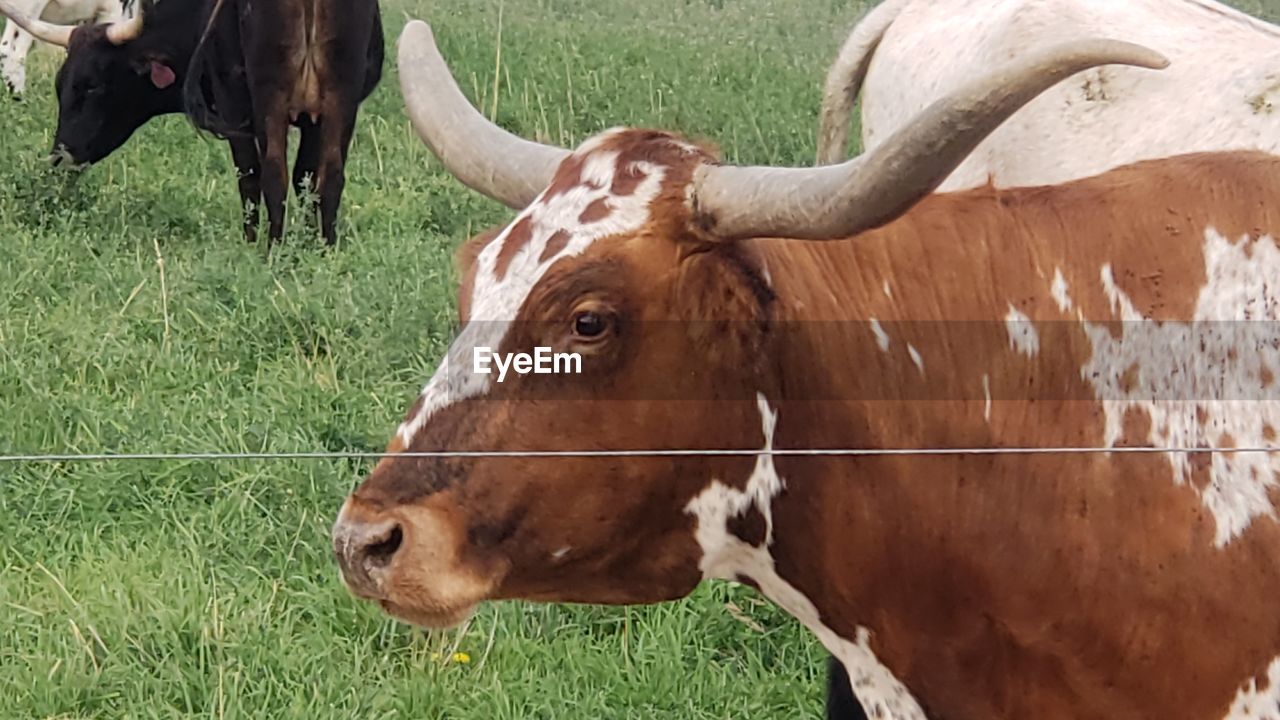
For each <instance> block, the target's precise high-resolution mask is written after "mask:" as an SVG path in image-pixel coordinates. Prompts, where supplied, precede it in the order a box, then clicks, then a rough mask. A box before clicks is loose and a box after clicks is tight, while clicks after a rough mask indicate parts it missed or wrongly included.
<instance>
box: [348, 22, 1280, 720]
mask: <svg viewBox="0 0 1280 720" xmlns="http://www.w3.org/2000/svg"><path fill="white" fill-rule="evenodd" d="M399 52H400V68H401V78H402V79H401V82H402V88H403V90H404V93H405V98H406V102H407V104H408V107H409V110H410V114H411V116H412V118H413V121H414V124H415V127H416V128H417V130H418V132H419V133H420V134H421V135H422V137H423V139H424V140H425V141H426V143H427V144H428V145H430V146H431V148H432V150H433V151H434V152H435V153H436V154H437V155H438V156H439V157H440V158H441V160H442V161H443V163H444V164H445V166H446V167H448V168H449V169H450V171H451V172H452V173H454V174H455V175H456V176H457V177H458V178H459V179H460V180H461V181H462V182H464V183H466V184H467V185H469V186H471V187H473V188H475V189H477V190H479V191H481V192H483V193H485V194H487V195H489V196H490V197H492V198H495V199H498V200H500V201H502V202H504V203H506V204H507V205H509V206H511V207H513V208H519V209H520V210H521V212H520V214H519V215H518V216H517V218H516V219H515V221H513V222H512V223H511V224H510V225H509V226H507V227H506V228H505V229H503V230H502V231H501V232H499V233H493V234H489V235H487V236H482V237H481V238H480V239H478V240H477V241H476V243H475V244H474V245H473V246H472V247H470V248H468V249H467V250H466V251H464V252H463V253H462V254H461V255H462V257H463V260H464V263H466V264H467V265H468V267H467V273H466V278H465V282H464V285H463V289H462V296H461V298H460V305H461V311H462V313H463V316H464V318H463V319H464V326H463V328H462V330H461V331H460V334H459V335H458V337H457V338H456V339H455V342H454V343H453V345H452V346H451V347H450V350H449V352H448V355H447V357H446V358H445V360H444V362H443V363H442V365H441V367H440V369H439V370H438V371H437V373H436V375H435V376H434V377H433V378H432V379H431V381H430V382H429V383H428V384H427V386H426V388H425V390H424V392H423V394H422V396H421V397H420V399H419V400H418V402H417V403H416V404H415V405H414V407H413V408H412V409H411V410H410V412H409V414H408V416H407V417H406V418H405V420H404V422H403V424H402V425H401V426H400V428H399V430H398V431H397V433H396V435H395V437H394V439H393V440H392V441H391V444H390V447H389V453H390V454H389V456H388V457H386V458H385V459H384V460H383V461H382V462H381V463H379V465H378V466H377V467H376V468H375V470H374V471H373V473H372V474H371V475H370V476H369V477H368V478H367V479H366V480H365V481H364V482H363V483H362V484H361V485H360V486H359V487H358V488H357V489H356V490H355V492H354V493H352V494H351V496H350V497H348V498H347V500H346V502H345V503H344V505H343V507H342V510H341V512H340V514H339V516H338V519H337V521H336V523H335V525H334V528H333V543H334V549H335V552H336V555H337V558H338V561H339V564H340V566H341V568H342V574H343V577H344V579H345V582H346V583H347V584H348V586H349V587H350V588H351V589H352V590H353V591H354V592H355V593H356V594H357V595H359V596H361V597H365V598H369V599H371V600H374V601H376V602H378V603H379V604H380V605H381V606H382V607H383V608H384V609H385V610H386V611H387V612H389V613H391V614H392V615H394V616H396V617H399V618H402V619H404V620H407V621H410V622H413V623H418V624H422V625H427V626H441V625H449V624H452V623H456V622H459V621H460V620H462V619H463V618H465V617H467V615H468V614H469V613H470V612H472V610H473V609H474V608H475V607H476V606H477V605H478V604H479V603H481V602H484V601H488V600H495V599H524V600H535V601H553V602H589V603H649V602H659V601H664V600H670V599H673V598H679V597H681V596H683V595H685V594H687V593H688V592H690V590H692V589H693V588H694V587H695V586H696V585H697V584H698V583H699V582H700V581H702V580H703V579H704V578H727V579H735V580H738V581H741V582H744V583H748V584H751V585H753V586H755V587H757V588H758V589H759V590H760V591H761V592H762V593H764V594H765V595H767V596H768V597H769V598H771V599H773V600H774V601H775V602H777V603H778V604H779V605H781V606H782V607H784V608H785V609H787V610H788V611H789V612H790V613H792V614H793V615H794V616H795V617H796V618H798V619H799V620H800V622H802V623H804V624H805V625H806V626H807V627H809V628H810V629H811V630H812V631H813V632H814V633H815V634H816V635H817V636H818V638H819V639H820V640H821V641H822V643H823V644H824V645H825V646H826V647H827V648H828V649H829V650H830V651H831V652H832V653H833V654H834V655H836V656H837V657H838V658H840V660H841V661H842V662H843V663H844V665H845V666H846V667H847V668H848V669H849V670H850V673H851V675H852V677H853V686H854V688H855V690H856V692H857V693H858V696H859V698H860V699H861V700H862V702H863V703H864V704H865V705H866V706H867V708H868V710H869V714H870V715H872V716H873V717H893V718H921V717H946V718H983V719H987V718H1030V717H1034V718H1107V719H1108V720H1115V719H1117V718H1156V717H1163V718H1189V719H1200V718H1204V719H1208V718H1213V719H1215V720H1216V719H1218V718H1236V719H1240V718H1264V717H1275V716H1276V714H1277V713H1280V704H1278V700H1280V612H1278V611H1277V600H1276V599H1277V598H1280V524H1277V521H1276V517H1275V509H1274V505H1275V502H1276V501H1277V500H1280V491H1278V490H1277V485H1276V474H1277V471H1280V460H1278V459H1277V456H1276V455H1272V454H1267V453H1257V452H1254V453H1240V454H1225V453H1224V454H1212V455H1206V454H1205V453H1185V452H1175V453H1135V452H1116V451H1114V450H1112V451H1109V452H1101V453H1057V454H1030V453H1012V454H981V455H979V454H971V453H962V452H957V453H951V454H929V455H921V454H886V455H826V456H818V455H804V454H800V453H795V452H790V451H795V450H798V449H806V448H866V449H895V448H898V449H913V448H928V447H933V448H1002V447H1006V448H1027V447H1045V448H1054V447H1059V448H1089V447H1097V448H1120V447H1123V446H1131V445H1137V446H1152V447H1161V446H1166V447H1208V446H1213V447H1217V448H1244V447H1252V446H1269V447H1275V446H1276V437H1275V436H1276V428H1277V427H1280V403H1277V402H1275V401H1273V400H1265V401H1264V400H1262V399H1260V398H1264V397H1265V396H1266V393H1265V392H1263V391H1264V390H1266V389H1269V388H1272V387H1274V385H1275V383H1276V377H1277V375H1280V350H1277V345H1280V343H1277V344H1272V342H1271V341H1276V340H1280V333H1276V332H1275V331H1274V324H1272V323H1257V322H1254V323H1252V324H1248V323H1230V322H1212V321H1232V320H1240V321H1243V320H1254V321H1256V320H1262V319H1267V320H1275V319H1276V318H1277V316H1278V315H1280V247H1278V246H1277V244H1276V240H1275V238H1276V237H1280V207H1277V204H1276V200H1275V199H1276V198H1277V197H1280V159H1277V158H1273V157H1270V156H1265V155H1261V154H1249V153H1236V154H1216V155H1192V156H1183V157H1178V158H1171V159H1164V160H1154V161H1149V162H1145V163H1142V164H1138V165H1133V166H1128V167H1124V168H1120V169H1117V170H1114V171H1112V172H1109V173H1107V174H1105V175H1100V176H1097V177H1093V178H1089V179H1084V180H1079V181H1075V182H1072V183H1069V184H1065V185H1061V186H1056V187H1041V188H1029V189H1009V190H997V189H993V188H984V189H977V190H970V191H965V192H961V193H953V194H934V195H929V192H930V190H931V188H932V187H934V186H936V184H937V183H938V182H940V181H941V179H942V178H944V177H945V176H946V174H947V172H949V170H950V169H952V168H954V167H955V165H956V164H957V163H959V162H961V161H962V160H963V159H964V157H965V156H966V154H967V152H968V150H969V149H971V148H972V147H973V146H974V145H975V144H976V143H978V142H980V141H981V139H982V137H984V136H985V135H986V133H988V132H989V131H990V130H991V129H992V128H993V127H995V126H996V125H998V124H999V122H1000V121H1001V120H1002V119H1003V118H1005V117H1007V116H1008V115H1009V114H1010V113H1012V112H1013V111H1015V110H1016V109H1017V108H1018V107H1019V106H1020V105H1022V104H1024V103H1025V102H1027V100H1029V99H1030V98H1031V97H1034V96H1035V95H1036V93H1038V92H1039V91H1041V90H1043V89H1044V88H1046V87H1048V86H1050V85H1052V84H1053V83H1054V82H1056V81H1057V80H1059V79H1061V78H1064V77H1066V76H1068V75H1070V74H1072V73H1074V72H1076V71H1079V70H1081V69H1083V68H1087V67H1092V66H1097V65H1100V64H1103V63H1124V64H1130V65H1141V66H1146V67H1158V66H1160V65H1161V60H1160V58H1159V56H1154V55H1153V54H1151V53H1149V52H1145V51H1143V50H1142V49H1141V48H1137V47H1134V46H1131V45H1126V44H1111V43H1103V42H1086V43H1077V44H1073V45H1068V46H1063V47H1059V48H1055V49H1053V50H1047V51H1043V52H1041V53H1037V54H1035V55H1034V56H1029V57H1025V58H1023V60H1022V61H1020V62H1019V63H1017V64H1016V65H1010V66H1006V67H1004V68H1001V69H998V70H997V71H996V72H995V73H994V74H993V75H992V76H991V77H989V78H986V79H982V80H978V81H975V82H974V83H972V84H970V85H968V86H965V87H963V88H960V89H958V90H956V91H955V92H954V93H953V94H951V95H949V96H948V97H946V98H944V99H943V100H941V101H940V102H939V103H938V104H936V105H934V106H933V107H931V108H930V109H929V110H928V111H926V112H925V113H924V114H923V115H922V116H921V118H919V119H918V120H917V121H916V122H915V123H913V124H911V125H910V126H908V127H907V128H905V129H904V130H903V131H902V132H901V133H900V134H899V136H898V137H897V138H895V139H894V140H892V141H888V142H885V143H883V144H881V145H880V146H878V147H877V148H876V149H875V150H873V151H872V152H871V153H869V154H868V155H865V156H863V157H861V158H856V159H854V160H851V161H849V162H847V163H845V164H843V165H838V166H828V167H825V168H815V169H767V168H743V167H729V166H725V165H722V164H720V163H719V162H717V160H716V159H715V158H714V157H712V156H711V155H710V154H709V153H708V152H706V151H704V150H703V149H701V148H699V147H698V146H696V145H694V144H691V143H689V142H686V141H684V140H681V139H680V138H678V137H676V136H674V135H671V134H668V133H663V132H656V131H643V130H614V131H610V132H606V133H604V134H601V135H599V136H596V137H594V138H592V139H590V140H588V141H587V142H586V143H584V144H583V145H582V146H581V147H579V148H578V149H577V150H576V151H575V152H572V153H570V152H569V151H566V150H561V149H559V148H551V147H546V146H542V145H537V144H534V143H530V142H527V141H524V140H521V139H518V138H515V137H514V136H512V135H510V134H508V133H506V132H505V131H503V130H501V129H500V128H497V127H496V126H494V125H492V124H490V123H488V121H486V120H485V119H484V118H483V117H482V116H481V115H479V113H477V112H476V111H475V110H474V109H473V108H471V106H470V105H469V104H468V103H467V102H466V100H465V99H464V97H463V96H462V94H461V92H460V91H459V90H458V88H457V85H456V84H455V83H454V82H453V80H452V78H451V77H450V76H449V73H448V69H447V67H446V66H445V64H444V61H443V60H442V59H441V58H440V56H439V54H438V52H437V51H436V49H435V45H434V41H433V39H432V35H431V32H430V29H429V28H428V27H427V26H426V25H425V24H422V23H419V22H413V23H410V24H409V25H408V26H407V27H406V29H405V31H404V34H403V35H402V37H401V40H400V51H399ZM1259 328H1262V330H1261V331H1259ZM1267 328H1270V329H1271V330H1270V332H1271V334H1270V336H1268V335H1267V334H1266V333H1267ZM1259 332H1261V333H1262V334H1261V335H1259V334H1258V333H1259ZM1249 338H1254V339H1259V340H1260V341H1259V342H1256V343H1253V342H1250V343H1249V344H1248V345H1246V340H1248V339H1249ZM480 346H489V347H492V348H495V349H499V350H500V351H503V352H513V351H517V350H530V349H532V348H534V347H536V346H548V347H552V348H555V349H556V350H558V351H577V352H579V353H581V355H582V356H583V358H584V366H583V368H582V373H581V374H578V375H573V374H559V375H556V374H551V375H541V374H532V373H531V374H526V375H520V376H517V377H508V378H507V379H506V381H505V382H502V383H498V382H495V381H494V379H493V375H480V374H478V373H475V372H473V370H474V368H473V365H472V359H473V352H474V349H475V348H477V347H480ZM1170 348H1173V350H1174V351H1173V352H1171V351H1170ZM1224 380H1233V381H1234V382H1235V384H1234V385H1227V384H1222V383H1223V381H1224ZM1180 383H1190V384H1187V385H1185V386H1183V385H1180ZM1206 383H1208V384H1206ZM1213 383H1219V385H1220V386H1219V387H1217V388H1216V389H1217V390H1219V391H1221V392H1215V387H1213V386H1212V384H1213ZM1210 396H1213V397H1212V399H1209V398H1210ZM628 449H640V450H676V451H678V450H688V449H701V450H720V449H729V450H734V449H738V450H741V451H742V453H743V454H740V455H726V454H722V453H708V454H702V455H687V454H665V455H656V454H643V455H638V456H636V455H633V456H626V455H611V454H608V453H601V452H591V451H612V450H628ZM439 450H448V451H454V452H461V453H464V454H463V455H453V456H441V455H420V454H419V455H415V454H412V453H422V452H429V451H439ZM478 451H503V452H504V453H507V454H506V455H503V456H476V455H467V454H465V453H470V452H478ZM539 451H543V452H545V451H570V452H571V451H588V452H587V453H582V452H579V454H577V455H572V454H569V455H566V456H559V457H548V456H538V455H530V454H525V455H520V453H536V452H539Z"/></svg>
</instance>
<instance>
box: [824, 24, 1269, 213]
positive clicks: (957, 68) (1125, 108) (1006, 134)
mask: <svg viewBox="0 0 1280 720" xmlns="http://www.w3.org/2000/svg"><path fill="white" fill-rule="evenodd" d="M1098 36H1102V37H1111V38H1115V39H1120V40H1128V41H1131V42H1135V43H1139V44H1141V45H1145V46H1147V47H1150V48H1154V49H1155V50H1157V51H1159V52H1160V53H1162V54H1164V55H1165V56H1167V57H1168V58H1169V59H1170V60H1171V61H1172V64H1171V65H1170V66H1169V68H1168V69H1167V70H1165V71H1164V72H1159V73H1152V72H1143V71H1139V70H1135V69H1133V68H1127V67H1116V66H1108V67H1104V68H1098V69H1094V70H1089V71H1087V72H1083V73H1080V74H1079V75H1077V76H1076V77H1075V78H1073V79H1070V80H1067V81H1065V82H1063V83H1061V84H1059V85H1057V86H1055V87H1054V88H1053V89H1051V90H1049V91H1048V92H1045V93H1044V94H1043V95H1041V96H1040V97H1038V98H1037V99H1035V100H1034V101H1032V102H1031V103H1030V104H1028V105H1026V106H1025V107H1024V108H1022V109H1021V110H1020V111H1018V113H1016V114H1015V115H1014V116H1013V117H1012V118H1010V119H1009V120H1008V121H1007V122H1006V123H1005V124H1004V126H1003V127H1001V128H1000V129H999V130H997V131H996V132H994V133H992V134H991V136H990V137H988V138H987V140H986V141H985V142H983V143H982V145H980V146H978V149H977V151H975V152H974V153H973V154H972V155H971V156H970V157H969V159H968V160H967V161H965V163H964V164H963V165H961V166H960V167H959V168H957V169H956V171H955V172H954V173H953V174H952V175H951V176H950V177H949V178H948V179H947V181H946V182H945V183H944V184H943V185H942V187H941V188H940V189H941V190H956V189H961V188H966V187H973V186H976V185H982V184H984V183H986V182H987V181H988V178H989V177H990V179H991V180H992V181H993V182H994V183H995V184H996V185H997V186H1002V187H1013V186H1020V185H1042V184H1053V183H1059V182H1063V181H1065V180H1071V179H1075V178H1080V177H1085V176H1089V175H1094V174H1097V173H1100V172H1102V171H1104V170H1108V169H1110V168H1113V167H1115V166H1117V165H1123V164H1126V163H1129V162H1133V161H1137V160H1145V159H1151V158H1159V157H1166V156H1170V155H1176V154H1181V153H1188V152H1199V151H1209V150H1246V149H1252V150H1262V151H1265V152H1272V153H1277V154H1280V27H1277V26H1275V25H1271V24H1269V23H1266V22H1263V21H1261V20H1258V19H1257V18H1253V17H1250V16H1249V15H1246V14H1244V13H1242V12H1239V11H1237V10H1234V9H1232V8H1229V7H1227V6H1225V5H1222V4H1220V3H1217V2H1213V0H887V1H886V2H884V3H882V4H881V5H879V6H878V7H876V8H875V9H873V10H872V11H871V12H870V13H868V14H867V15H866V16H865V17H864V18H863V20H862V21H861V22H860V23H858V25H857V27H855V28H854V30H853V33H852V34H851V35H850V36H849V39H848V40H847V41H846V42H845V45H844V47H843V48H842V49H841V51H840V55H839V57H838V58H837V59H836V61H835V63H834V64H833V65H832V68H831V70H830V73H829V74H828V77H827V84H826V95H825V98H824V100H823V109H822V117H821V120H820V123H819V139H818V162H819V163H820V164H830V163H833V162H838V161H840V160H843V159H844V158H845V156H846V152H847V151H846V147H845V146H846V144H847V139H848V131H849V120H850V116H851V114H852V111H853V104H854V99H855V98H856V96H857V95H858V91H859V89H861V91H862V142H863V147H864V148H872V147H875V146H876V145H878V144H879V143H881V142H883V141H884V140H885V138H886V137H888V136H889V135H890V134H891V133H893V132H894V131H896V130H898V129H899V128H901V127H903V126H904V125H905V124H906V123H907V121H908V120H910V119H911V118H913V117H915V116H916V115H917V114H918V113H919V112H920V111H921V110H922V109H924V108H925V107H926V106H927V105H929V104H930V103H932V102H933V101H934V100H936V99H938V98H940V97H942V95H943V93H945V92H946V91H948V90H950V89H952V88H955V87H957V86H958V85H960V84H961V83H962V82H963V81H964V80H967V79H970V78H974V77H978V76H979V75H981V74H982V73H983V72H984V71H986V70H988V69H989V68H991V67H993V66H995V65H998V64H1000V63H1001V62H1003V61H1006V60H1008V59H1009V58H1011V57H1015V56H1018V55H1022V54H1024V53H1026V52H1027V51H1028V50H1030V49H1032V48H1039V47H1044V46H1046V45H1050V44H1053V43H1058V42H1062V41H1064V40H1069V39H1072V38H1079V37H1098Z"/></svg>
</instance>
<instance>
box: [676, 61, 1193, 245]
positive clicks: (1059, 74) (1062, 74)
mask: <svg viewBox="0 0 1280 720" xmlns="http://www.w3.org/2000/svg"><path fill="white" fill-rule="evenodd" d="M1111 64H1117V65H1133V66H1136V67H1144V68H1151V69H1161V68H1164V67H1167V66H1168V64H1169V61H1168V60H1167V59H1166V58H1165V57H1164V56H1163V55H1161V54H1159V53H1157V52H1155V51H1154V50H1150V49H1148V48H1145V47H1142V46H1141V45H1134V44H1132V43H1127V42H1120V41H1116V40H1082V41H1075V42H1069V43H1064V44H1062V45H1058V46H1056V47H1052V48H1049V49H1047V50H1043V51H1040V52H1037V53H1033V54H1031V55H1030V56H1029V57H1026V58H1023V59H1020V60H1017V61H1014V62H1011V63H1008V64H1006V65H1004V66H1002V67H999V68H997V69H996V70H995V71H993V72H992V73H990V74H989V75H987V76H986V77H983V78H980V79H979V80H977V81H974V82H970V83H968V84H966V85H965V86H963V87H961V88H960V89H959V90H956V91H954V92H952V93H950V94H948V95H946V96H944V97H942V98H941V99H939V100H938V101H937V102H935V103H933V104H932V105H930V106H929V107H927V108H925V110H924V111H923V112H921V113H920V115H918V116H917V117H916V119H915V120H913V121H912V122H911V123H910V124H909V125H906V126H904V127H902V128H900V129H899V130H898V131H897V132H895V133H894V134H893V135H891V136H890V137H888V138H887V139H886V140H885V142H884V143H883V144H881V145H880V146H879V147H877V148H874V149H873V150H871V151H870V152H868V153H866V154H864V155H861V156H859V157H856V158H853V159H852V160H848V161H846V162H844V163H841V164H839V165H829V166H825V167H816V168H769V167H730V166H712V165H704V166H703V167H702V168H700V169H699V170H698V172H697V173H696V174H695V176H694V187H693V195H692V201H693V206H694V210H695V212H696V213H697V214H698V216H699V220H700V222H701V223H702V224H703V225H704V226H705V227H708V228H710V229H711V231H712V232H714V233H716V234H717V235H719V236H721V237H723V238H726V239H732V238H743V237H792V238H799V239H808V240H826V239H836V238H847V237H849V236H851V235H855V234H857V233H859V232H862V231H864V230H869V229H871V228H874V227H878V226H880V225H883V224H885V223H887V222H889V221H891V220H893V219H894V218H896V217H898V216H899V215H901V214H902V213H904V212H906V211H907V209H909V208H910V207H911V206H912V205H914V204H915V203H916V202H917V201H918V200H920V199H921V198H922V197H924V196H925V195H928V194H929V193H931V192H933V190H935V189H936V188H937V187H938V185H940V184H942V181H943V180H945V179H946V177H947V176H948V175H950V174H951V171H953V170H955V169H956V167H958V166H959V165H960V164H961V163H962V162H964V160H965V158H967V157H968V156H969V153H971V152H973V149H974V148H975V147H977V146H978V144H979V143H981V142H982V141H983V139H985V138H986V137H987V135H989V134H991V132H992V131H994V130H995V129H996V128H997V127H999V126H1000V124H1001V123H1003V122H1004V121H1005V120H1006V119H1008V117H1009V116H1010V115H1012V114H1013V113H1015V112H1016V111H1017V110H1018V109H1019V108H1021V107H1022V106H1023V105H1026V104H1027V103H1028V102H1030V101H1031V100H1033V99H1034V98H1035V97H1036V96H1037V95H1039V94H1040V93H1041V92H1044V91H1045V90H1047V89H1048V88H1050V87H1052V86H1053V85H1055V84H1057V83H1058V82H1059V81H1061V80H1063V79H1064V78H1067V77H1069V76H1071V75H1074V74H1076V73H1078V72H1080V71H1082V70H1087V69H1089V68H1091V67H1096V66H1098V65H1111Z"/></svg>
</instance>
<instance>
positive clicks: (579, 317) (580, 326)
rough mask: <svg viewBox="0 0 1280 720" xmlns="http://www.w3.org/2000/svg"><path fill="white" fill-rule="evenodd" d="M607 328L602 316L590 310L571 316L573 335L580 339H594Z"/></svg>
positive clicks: (607, 325) (607, 324) (606, 322)
mask: <svg viewBox="0 0 1280 720" xmlns="http://www.w3.org/2000/svg"><path fill="white" fill-rule="evenodd" d="M608 327H609V322H608V320H606V319H605V316H604V315H601V314H600V313H598V312H594V311H592V310H584V311H582V312H579V313H577V314H576V315H574V316H573V334H574V335H577V336H578V337H580V338H595V337H599V336H600V335H602V334H604V331H605V330H607V329H608Z"/></svg>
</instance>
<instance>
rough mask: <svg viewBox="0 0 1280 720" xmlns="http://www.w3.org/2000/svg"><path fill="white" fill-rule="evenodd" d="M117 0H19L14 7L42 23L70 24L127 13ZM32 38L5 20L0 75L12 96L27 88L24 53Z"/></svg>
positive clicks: (107, 19)
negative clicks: (42, 21)
mask: <svg viewBox="0 0 1280 720" xmlns="http://www.w3.org/2000/svg"><path fill="white" fill-rule="evenodd" d="M126 4H127V3H122V2H121V1H120V0H19V1H18V2H17V3H16V7H17V8H18V10H19V11H20V12H22V13H23V14H24V15H26V16H28V17H34V18H40V19H41V20H44V21H45V22H50V23H59V24H65V25H73V24H76V23H81V22H86V21H87V22H92V23H106V22H114V21H116V20H120V19H123V18H124V17H126V16H127V11H126V9H125V5H126ZM34 42H35V39H34V38H32V37H31V34H30V33H28V32H26V31H25V30H23V29H22V28H20V27H18V24H17V23H15V22H13V21H12V20H5V24H4V34H3V35H0V75H2V76H3V77H4V84H5V86H6V87H8V88H9V91H10V92H12V93H13V94H14V95H18V96H20V95H22V94H23V93H24V92H26V87H27V53H29V52H30V51H31V45H32V44H33V43H34Z"/></svg>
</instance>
